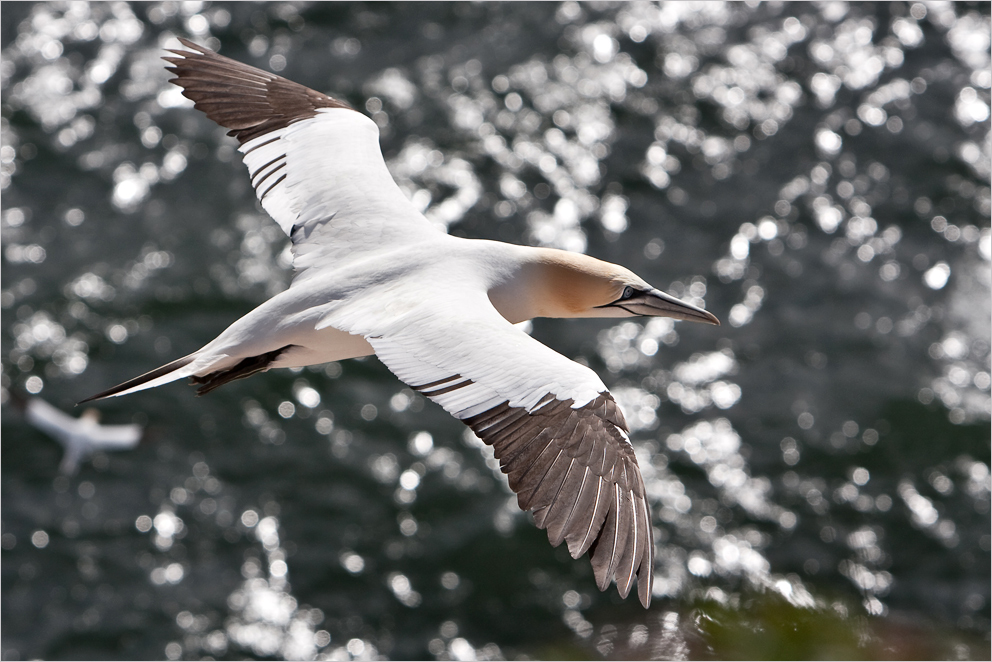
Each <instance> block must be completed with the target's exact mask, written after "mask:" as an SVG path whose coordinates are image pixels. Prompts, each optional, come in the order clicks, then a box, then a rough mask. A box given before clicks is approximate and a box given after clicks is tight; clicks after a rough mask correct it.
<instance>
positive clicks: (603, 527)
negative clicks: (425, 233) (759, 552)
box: [336, 291, 654, 606]
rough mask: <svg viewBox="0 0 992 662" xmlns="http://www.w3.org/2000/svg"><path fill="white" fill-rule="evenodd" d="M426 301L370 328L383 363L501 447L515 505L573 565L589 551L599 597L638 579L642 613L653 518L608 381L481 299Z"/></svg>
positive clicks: (647, 591)
mask: <svg viewBox="0 0 992 662" xmlns="http://www.w3.org/2000/svg"><path fill="white" fill-rule="evenodd" d="M420 301H421V302H420V303H419V304H416V305H414V306H412V307H411V308H409V309H407V310H405V311H404V312H402V313H401V314H399V315H397V316H396V317H395V318H394V319H392V320H391V321H390V322H389V323H388V324H384V325H382V326H379V327H378V328H376V329H370V330H366V331H365V332H363V335H365V337H366V338H367V340H368V341H369V342H370V343H371V344H372V347H374V348H375V352H376V356H378V357H379V359H380V360H381V361H382V362H383V363H384V364H385V365H386V366H387V367H388V368H389V369H390V370H391V371H392V372H393V373H394V374H395V375H396V376H397V377H399V378H400V379H401V380H403V381H404V382H406V383H407V384H408V385H410V386H411V387H413V388H415V389H416V390H417V391H419V392H421V393H422V394H424V395H426V396H427V397H429V398H430V399H431V400H433V401H435V402H437V403H438V404H440V405H441V406H442V407H444V409H445V410H447V411H448V412H449V413H451V414H452V415H454V416H455V417H456V418H458V419H459V420H461V421H462V422H464V423H465V424H467V425H468V426H469V427H471V428H472V430H473V431H474V432H475V433H476V434H477V435H478V436H479V437H480V438H481V439H482V440H483V441H484V442H485V443H486V444H488V445H490V446H492V447H493V448H494V451H495V455H496V458H498V459H499V461H500V467H501V468H502V470H503V472H504V473H506V474H508V478H509V483H510V488H511V489H513V491H514V492H516V494H517V502H518V504H519V505H520V508H521V509H523V510H530V511H533V512H534V519H535V522H536V523H537V525H538V527H540V528H542V529H547V530H548V538H549V539H550V541H551V544H552V545H555V546H557V545H559V544H561V542H562V541H565V542H566V543H567V544H568V550H569V552H570V553H571V555H572V557H573V558H578V557H580V556H581V555H582V554H584V553H585V552H586V551H589V550H591V561H592V566H593V572H594V574H595V577H596V581H597V584H598V586H599V588H600V589H601V590H605V589H606V587H607V586H608V585H609V583H610V581H611V580H613V579H615V580H616V583H617V588H618V589H619V591H620V594H621V595H622V596H624V597H626V595H627V593H628V592H629V591H630V588H631V586H632V584H633V582H634V577H635V576H636V577H637V592H638V597H639V598H640V601H641V602H642V603H643V604H644V605H645V606H647V605H648V604H649V603H650V600H651V586H652V582H653V572H654V535H653V529H652V527H651V514H650V510H649V507H648V504H647V501H646V498H645V490H644V482H643V479H642V478H641V473H640V470H639V469H638V466H637V459H636V457H635V455H634V449H633V447H632V446H631V444H630V440H629V438H628V436H627V426H626V423H625V422H624V419H623V415H622V414H621V412H620V410H619V408H618V407H617V405H616V402H614V400H613V397H612V396H611V395H610V393H609V391H608V390H607V389H606V387H605V386H604V385H603V382H602V381H601V380H600V379H599V377H598V376H597V375H596V373H595V372H593V371H592V370H590V369H589V368H587V367H585V366H581V365H579V364H577V363H575V362H574V361H571V360H569V359H567V358H565V357H564V356H562V355H561V354H558V353H557V352H555V351H554V350H552V349H550V348H548V347H546V346H545V345H543V344H541V343H540V342H538V341H537V340H534V339H533V338H531V337H530V336H528V335H527V334H526V333H524V332H523V331H521V330H520V329H518V328H516V327H514V326H513V325H511V324H510V323H509V322H507V321H506V320H505V319H504V318H503V317H502V316H501V315H500V314H499V313H498V312H497V311H496V309H495V308H493V306H492V304H491V303H490V302H489V299H488V297H486V296H485V294H484V293H479V294H478V295H476V296H469V295H468V293H463V294H461V295H452V293H451V292H450V291H449V292H448V293H447V298H444V297H440V296H438V297H432V296H430V295H429V293H423V295H422V299H421V300H420ZM439 302H443V303H440V304H439ZM359 317H361V316H359ZM347 323H348V322H347V320H346V319H344V317H342V318H341V319H339V320H338V321H337V324H336V325H340V326H345V325H346V324H347ZM339 328H340V327H339ZM352 331H353V332H361V331H360V325H358V324H355V325H354V328H353V329H352Z"/></svg>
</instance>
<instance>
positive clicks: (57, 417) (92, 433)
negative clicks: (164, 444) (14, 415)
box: [24, 398, 144, 475]
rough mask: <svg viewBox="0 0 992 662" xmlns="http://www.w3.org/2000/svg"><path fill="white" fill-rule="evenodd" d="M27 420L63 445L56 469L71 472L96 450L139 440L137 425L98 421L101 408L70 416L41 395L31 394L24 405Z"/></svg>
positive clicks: (123, 446)
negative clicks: (36, 396)
mask: <svg viewBox="0 0 992 662" xmlns="http://www.w3.org/2000/svg"><path fill="white" fill-rule="evenodd" d="M24 416H25V418H27V421H28V423H30V424H31V425H33V426H35V427H36V428H38V429H39V430H41V431H42V432H44V433H45V434H47V435H48V436H50V437H52V438H53V439H55V440H56V441H58V442H59V443H60V444H62V446H63V448H64V449H65V454H64V455H63V456H62V463H61V464H60V465H59V471H60V472H61V473H63V474H69V475H73V474H75V473H76V472H77V471H79V463H80V462H82V461H83V460H85V459H86V458H87V457H89V456H90V455H92V454H93V453H96V452H97V451H121V450H127V449H129V448H134V447H135V446H137V445H138V442H139V441H141V437H142V435H143V434H144V428H143V427H142V426H140V425H135V424H130V425H101V424H100V412H99V411H97V410H96V409H87V410H86V411H84V412H83V415H82V416H80V417H79V418H73V417H72V416H69V415H67V414H65V413H63V412H62V411H60V410H58V409H56V408H55V407H53V406H52V405H50V404H48V403H47V402H45V401H44V400H42V399H41V398H30V399H29V400H28V401H27V404H26V405H25V407H24Z"/></svg>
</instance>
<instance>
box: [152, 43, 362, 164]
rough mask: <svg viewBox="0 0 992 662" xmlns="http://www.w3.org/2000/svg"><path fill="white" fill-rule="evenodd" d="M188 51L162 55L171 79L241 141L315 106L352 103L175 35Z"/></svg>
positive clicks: (306, 114)
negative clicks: (171, 75) (171, 74)
mask: <svg viewBox="0 0 992 662" xmlns="http://www.w3.org/2000/svg"><path fill="white" fill-rule="evenodd" d="M179 41H181V42H182V44H183V46H185V47H186V48H188V49H190V50H188V51H181V50H170V52H171V53H175V54H176V55H178V56H179V57H165V58H162V59H163V60H165V61H166V62H169V63H170V64H172V65H173V66H171V67H168V69H169V71H171V72H173V73H174V74H176V77H175V78H173V79H172V80H171V81H170V82H172V83H175V84H176V85H179V86H180V87H182V88H183V96H185V97H186V98H188V99H191V100H192V101H193V106H194V107H195V108H196V109H197V110H201V111H203V112H204V113H205V114H206V116H207V117H209V118H210V119H212V120H213V121H215V122H217V123H218V124H220V125H221V126H223V127H224V128H226V129H230V131H228V135H231V136H234V137H235V138H237V139H238V141H239V142H240V143H241V144H242V145H243V144H245V143H246V142H248V141H249V140H252V139H253V138H257V137H259V136H261V135H265V134H266V133H268V132H270V131H275V130H276V129H281V128H283V127H286V126H288V125H289V124H292V123H293V122H296V121H298V120H302V119H307V118H310V117H313V116H314V115H316V113H317V109H319V108H348V109H351V106H349V105H348V104H346V103H344V102H342V101H338V100H337V99H334V98H331V97H329V96H327V95H326V94H322V93H320V92H317V91H315V90H311V89H310V88H308V87H304V86H303V85H300V84H299V83H294V82H293V81H291V80H287V79H285V78H283V77H282V76H276V75H275V74H270V73H268V72H266V71H262V70H261V69H257V68H255V67H252V66H249V65H247V64H243V63H241V62H238V61H237V60H232V59H230V58H227V57H224V56H223V55H219V54H217V53H215V52H213V51H212V50H210V49H209V48H204V47H203V46H199V45H197V44H194V43H193V42H192V41H190V40H188V39H183V38H181V37H180V38H179Z"/></svg>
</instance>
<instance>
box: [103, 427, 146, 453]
mask: <svg viewBox="0 0 992 662" xmlns="http://www.w3.org/2000/svg"><path fill="white" fill-rule="evenodd" d="M144 432H145V429H144V428H143V427H142V426H140V425H136V424H130V425H101V426H99V427H97V428H96V429H95V430H93V431H92V433H91V434H90V441H92V444H93V448H94V449H105V450H123V449H126V448H133V447H135V446H137V445H138V442H139V441H141V436H142V435H143V434H144Z"/></svg>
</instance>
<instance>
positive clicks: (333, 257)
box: [164, 39, 440, 280]
mask: <svg viewBox="0 0 992 662" xmlns="http://www.w3.org/2000/svg"><path fill="white" fill-rule="evenodd" d="M180 41H181V42H182V44H183V46H185V47H186V48H188V49H189V50H173V51H171V52H172V53H174V54H175V55H176V56H177V57H166V58H164V59H165V60H166V61H168V62H169V63H171V64H172V67H170V68H169V71H171V72H173V73H174V74H175V75H176V77H175V78H173V79H172V81H171V82H173V83H175V84H176V85H179V86H180V87H182V88H183V95H184V96H186V97H187V98H189V99H192V100H193V102H194V107H195V108H197V109H198V110H201V111H203V112H204V113H206V115H207V117H209V118H210V119H212V120H213V121H215V122H217V123H218V124H220V125H221V126H223V127H224V128H227V129H230V131H229V132H228V134H229V135H231V136H234V137H235V138H237V139H238V141H239V142H240V143H241V148H240V151H241V153H242V154H243V155H244V162H245V165H247V166H248V172H249V175H250V177H251V183H252V187H254V189H255V194H256V196H257V197H258V199H259V201H260V202H261V204H262V207H263V208H264V209H265V211H267V212H268V213H269V215H270V216H272V218H273V219H275V221H276V222H277V223H278V224H279V226H280V227H281V228H282V229H283V231H284V232H285V233H286V234H287V235H289V237H290V238H291V239H292V241H293V253H294V258H293V266H294V268H295V269H296V271H297V276H296V278H297V279H298V280H299V279H303V278H307V277H308V275H309V274H311V273H313V272H314V271H316V270H317V269H315V267H316V268H319V267H320V266H321V265H324V264H337V263H340V262H342V261H343V260H345V259H348V258H349V257H361V255H362V253H363V252H366V251H375V250H379V249H380V248H382V247H390V246H404V245H408V244H411V243H416V242H418V241H422V240H424V239H426V238H431V237H433V236H436V234H437V233H439V232H440V231H439V230H438V229H436V228H435V227H434V226H432V225H431V223H430V222H429V221H428V220H427V219H426V218H424V216H423V215H422V214H421V213H420V212H419V211H417V209H416V208H415V207H414V206H413V205H412V204H411V203H410V201H409V199H407V197H406V196H405V195H404V193H403V191H401V190H400V188H399V187H398V186H397V185H396V182H394V181H393V179H392V176H391V175H390V174H389V170H388V169H387V168H386V164H385V161H384V160H383V158H382V152H381V151H380V148H379V128H378V127H377V126H376V124H375V122H373V121H372V120H371V119H369V118H368V117H366V116H365V115H363V114H362V113H360V112H358V111H356V110H353V109H352V108H351V107H350V106H348V104H346V103H343V102H341V101H338V100H337V99H334V98H332V97H329V96H327V95H326V94H321V93H320V92H316V91H314V90H311V89H309V88H307V87H304V86H303V85H300V84H298V83H294V82H293V81H291V80H287V79H285V78H283V77H281V76H277V75H275V74H272V73H269V72H267V71H262V70H261V69H257V68H255V67H252V66H249V65H247V64H244V63H242V62H238V61H237V60H232V59H230V58H227V57H224V56H222V55H219V54H217V53H215V52H213V51H212V50H210V49H208V48H204V47H203V46H199V45H197V44H194V43H193V42H191V41H189V40H187V39H180Z"/></svg>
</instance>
